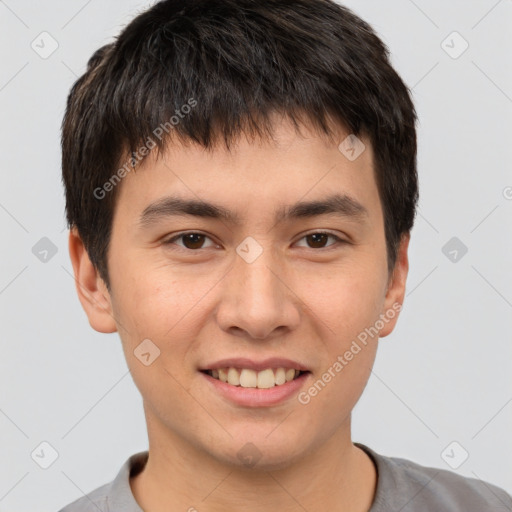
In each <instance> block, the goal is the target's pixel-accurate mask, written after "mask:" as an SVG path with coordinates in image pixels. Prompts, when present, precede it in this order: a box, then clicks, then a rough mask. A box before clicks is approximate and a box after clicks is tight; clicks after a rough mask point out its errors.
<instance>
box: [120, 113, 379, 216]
mask: <svg viewBox="0 0 512 512" xmlns="http://www.w3.org/2000/svg"><path fill="white" fill-rule="evenodd" d="M273 135H274V136H273V138H272V139H258V138H254V139H248V138H246V137H240V138H239V139H238V140H237V141H236V143H234V144H232V145H231V146H230V148H229V149H228V148H226V147H225V145H223V144H218V145H216V146H215V147H212V148H210V149H205V148H204V147H202V146H200V145H198V144H193V143H187V144H182V143H179V142H174V143H169V144H168V145H167V147H166V149H165V150H164V151H163V152H162V153H160V154H156V151H153V152H152V153H150V154H149V155H148V156H147V157H146V159H145V160H144V162H143V164H142V165H140V166H138V167H137V168H136V170H135V171H134V172H132V173H129V175H127V176H126V177H125V178H124V179H123V183H122V187H121V190H119V191H118V193H119V197H118V206H119V208H120V209H123V210H124V211H125V213H127V214H130V215H132V216H134V215H135V214H137V216H138V218H139V220H140V221H141V222H142V224H144V223H146V222H147V223H150V222H152V220H154V219H155V218H157V217H158V216H160V215H161V214H163V213H165V212H167V213H169V214H171V213H177V212H181V213H194V214H196V215H198V216H203V217H212V218H220V219H223V220H226V221H229V222H232V223H234V224H240V223H243V222H244V219H245V217H246V212H247V211H248V210H250V209H251V208H252V209H254V210H255V211H256V213H259V214H260V215H261V216H263V215H270V216H272V218H273V219H274V220H275V221H280V220H284V219H291V218H299V217H307V216H311V215H312V214H313V213H314V212H315V210H316V212H317V213H318V214H321V213H323V212H325V213H329V212H335V211H337V212H342V213H345V214H351V215H352V216H354V217H356V216H359V217H361V216H363V215H365V214H368V213H371V212H370V211H369V210H371V208H372V204H373V203H375V200H376V201H377V202H378V193H377V188H376V182H375V177H374V168H373V153H372V148H371V144H370V143H369V141H368V140H367V138H366V137H364V136H362V135H361V136H359V137H358V138H357V140H356V141H355V142H354V140H353V137H354V136H353V135H352V136H351V134H350V133H348V132H347V131H346V130H343V129H339V130H338V132H337V133H336V134H335V135H334V136H332V138H330V137H326V136H325V135H321V134H319V133H317V132H316V131H314V130H312V129H310V128H308V127H305V128H301V133H300V134H299V133H297V131H296V130H295V128H294V127H293V126H292V125H291V124H290V123H288V122H286V121H281V122H278V123H276V124H275V128H274V134H273ZM350 144H352V148H351V146H350ZM358 144H359V145H358ZM351 149H352V153H350V150H351ZM354 151H357V152H358V153H359V154H357V155H356V158H353V156H354ZM128 206H129V208H127V207H128Z"/></svg>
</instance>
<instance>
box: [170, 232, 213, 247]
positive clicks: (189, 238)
mask: <svg viewBox="0 0 512 512" xmlns="http://www.w3.org/2000/svg"><path fill="white" fill-rule="evenodd" d="M177 240H182V241H183V244H182V245H180V244H175V242H176V241H177ZM205 240H209V237H207V236H206V235H203V234H202V233H192V232H191V233H181V234H179V235H176V236H174V237H172V238H170V239H169V240H166V241H165V242H164V244H165V245H173V244H175V245H178V247H180V248H184V249H188V250H190V251H195V250H198V249H204V247H203V244H204V242H205ZM212 245H213V244H212Z"/></svg>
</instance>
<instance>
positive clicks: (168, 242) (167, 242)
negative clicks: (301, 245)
mask: <svg viewBox="0 0 512 512" xmlns="http://www.w3.org/2000/svg"><path fill="white" fill-rule="evenodd" d="M186 235H203V236H204V237H206V238H209V239H210V240H211V238H210V237H209V236H208V235H205V234H204V233H201V232H199V231H184V232H182V233H178V234H177V235H174V236H173V237H172V238H169V239H168V240H165V241H164V242H163V243H164V245H172V244H174V242H175V241H176V240H179V239H180V238H183V237H184V236H186ZM311 235H327V236H329V237H331V238H334V240H335V243H334V244H331V245H329V246H327V247H320V248H319V249H315V248H313V247H308V249H313V250H316V251H321V250H324V251H325V250H329V249H331V248H333V247H337V246H339V245H341V244H346V243H348V242H347V241H346V240H343V239H342V238H340V237H339V236H337V235H335V234H334V233H331V232H329V231H312V232H311V233H306V234H305V235H303V237H302V238H300V240H303V239H304V238H306V237H308V236H311ZM212 241H213V240H212ZM178 248H179V249H178V250H183V251H186V252H199V251H200V250H202V249H203V248H202V247H201V248H199V249H188V248H187V247H180V246H178Z"/></svg>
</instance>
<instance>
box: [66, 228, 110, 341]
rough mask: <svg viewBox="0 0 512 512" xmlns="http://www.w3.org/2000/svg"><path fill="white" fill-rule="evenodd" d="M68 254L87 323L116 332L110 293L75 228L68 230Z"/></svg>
mask: <svg viewBox="0 0 512 512" xmlns="http://www.w3.org/2000/svg"><path fill="white" fill-rule="evenodd" d="M69 256H70V258H71V263H72V265H73V270H74V274H75V286H76V291H77V293H78V298H79V300H80V303H81V304H82V307H83V308H84V311H85V313H86V314H87V317H88V318H89V324H90V325H91V327H92V328H93V329H94V330H96V331H98V332H103V333H110V332H116V331H117V326H116V322H115V319H114V316H113V313H112V304H111V298H110V294H109V292H108V290H107V287H106V285H105V282H104V281H103V279H102V278H101V277H100V275H99V273H98V271H97V270H96V268H95V267H94V265H93V264H92V263H91V260H90V259H89V255H88V254H87V251H86V250H85V247H84V244H83V243H82V239H81V238H80V235H79V234H78V230H77V229H76V228H72V229H71V230H70V232H69Z"/></svg>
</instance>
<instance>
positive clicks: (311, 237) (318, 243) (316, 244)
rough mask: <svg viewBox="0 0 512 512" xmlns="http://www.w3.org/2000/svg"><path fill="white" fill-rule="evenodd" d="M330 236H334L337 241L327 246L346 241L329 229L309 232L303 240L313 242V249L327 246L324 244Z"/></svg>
mask: <svg viewBox="0 0 512 512" xmlns="http://www.w3.org/2000/svg"><path fill="white" fill-rule="evenodd" d="M329 237H330V238H333V239H334V240H335V242H334V243H333V244H330V245H328V246H327V247H331V246H333V245H338V244H342V243H346V242H345V240H343V239H342V238H340V237H339V236H336V235H335V234H333V233H329V232H328V231H315V232H314V233H309V234H307V235H305V236H303V237H302V238H301V240H307V241H308V242H310V243H312V244H313V246H312V247H310V248H312V249H323V248H325V246H324V244H325V242H326V241H327V239H328V238H329Z"/></svg>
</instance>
